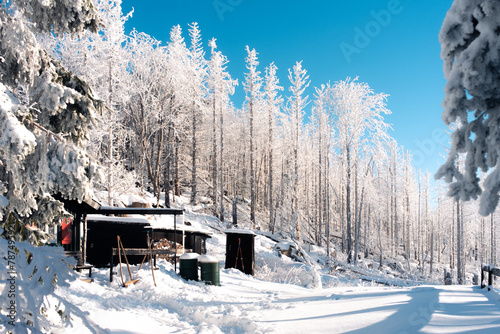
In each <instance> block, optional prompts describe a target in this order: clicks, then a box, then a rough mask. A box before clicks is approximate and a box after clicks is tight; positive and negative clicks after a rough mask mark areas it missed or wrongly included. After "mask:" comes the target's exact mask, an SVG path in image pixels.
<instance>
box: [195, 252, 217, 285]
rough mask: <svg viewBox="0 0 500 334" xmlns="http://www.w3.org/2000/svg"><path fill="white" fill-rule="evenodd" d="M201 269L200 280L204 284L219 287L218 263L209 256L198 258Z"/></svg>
mask: <svg viewBox="0 0 500 334" xmlns="http://www.w3.org/2000/svg"><path fill="white" fill-rule="evenodd" d="M198 262H199V263H200V267H201V280H202V281H203V282H205V283H206V284H211V285H215V286H220V273H219V261H218V260H217V259H216V258H215V257H213V256H209V255H203V256H200V257H199V258H198Z"/></svg>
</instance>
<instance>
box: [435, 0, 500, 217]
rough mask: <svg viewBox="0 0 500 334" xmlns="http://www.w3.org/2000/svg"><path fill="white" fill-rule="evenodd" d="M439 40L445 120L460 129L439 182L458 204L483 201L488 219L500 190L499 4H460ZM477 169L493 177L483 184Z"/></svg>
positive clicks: (473, 0)
mask: <svg viewBox="0 0 500 334" xmlns="http://www.w3.org/2000/svg"><path fill="white" fill-rule="evenodd" d="M439 39H440V42H441V49H442V50H441V57H442V59H443V61H444V74H445V77H446V79H447V83H446V87H445V98H444V101H443V107H444V112H443V120H444V122H445V123H446V124H448V125H452V124H453V126H452V128H454V129H455V130H454V131H453V133H452V135H451V149H450V152H449V156H448V160H447V161H446V163H445V164H444V165H443V166H441V168H440V169H439V170H438V172H437V174H436V178H443V179H444V180H445V181H446V182H448V183H450V188H449V195H450V196H453V197H455V198H456V199H461V200H469V199H471V198H473V199H475V198H478V197H480V199H481V201H480V213H481V214H483V215H488V214H490V213H492V212H493V211H494V210H495V208H496V206H497V204H498V199H499V196H498V193H499V191H500V169H499V168H498V166H497V164H498V158H499V154H500V2H499V1H498V0H455V2H454V3H453V5H452V7H451V9H450V10H449V12H448V14H447V15H446V18H445V20H444V23H443V26H442V28H441V32H440V35H439ZM460 156H463V157H464V158H465V164H464V165H463V166H461V164H460V163H459V157H460ZM478 170H480V171H482V172H483V173H488V175H487V177H486V178H485V180H484V183H483V184H482V185H480V179H479V177H478Z"/></svg>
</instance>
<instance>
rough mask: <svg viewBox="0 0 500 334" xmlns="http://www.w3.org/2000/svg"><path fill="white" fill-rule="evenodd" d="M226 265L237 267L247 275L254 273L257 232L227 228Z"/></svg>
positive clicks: (227, 266)
mask: <svg viewBox="0 0 500 334" xmlns="http://www.w3.org/2000/svg"><path fill="white" fill-rule="evenodd" d="M224 233H226V266H225V268H226V269H228V268H236V269H238V270H241V271H242V272H244V273H245V274H247V275H253V274H254V264H255V246H254V245H255V233H254V232H252V231H248V230H225V231H224Z"/></svg>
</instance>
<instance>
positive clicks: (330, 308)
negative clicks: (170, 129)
mask: <svg viewBox="0 0 500 334" xmlns="http://www.w3.org/2000/svg"><path fill="white" fill-rule="evenodd" d="M186 220H189V221H190V222H191V224H192V226H193V227H199V228H205V229H210V230H211V231H213V235H212V238H211V239H209V240H208V244H207V248H208V254H209V255H212V256H214V257H215V258H217V260H219V262H220V266H221V276H220V281H221V286H210V285H205V284H204V283H202V282H195V281H186V280H184V279H182V278H181V277H180V276H179V275H178V273H177V272H176V271H175V269H174V266H173V265H172V264H170V263H168V262H167V261H165V260H159V261H158V269H157V270H155V279H156V283H157V286H156V287H155V286H154V283H153V276H152V271H151V267H150V265H149V264H146V265H144V266H143V267H142V268H141V270H139V269H138V267H136V266H132V273H133V275H134V278H138V279H139V281H138V283H137V284H136V285H133V284H132V285H129V286H128V287H127V288H124V287H122V286H121V279H120V276H119V275H117V276H115V280H114V282H112V283H110V282H109V269H105V268H103V269H95V270H94V271H93V279H94V281H93V282H92V283H87V282H84V281H82V280H80V278H82V279H83V278H86V273H81V274H80V277H76V276H77V275H78V274H76V273H75V274H71V275H73V276H74V277H73V281H72V282H71V284H68V285H65V286H62V287H58V288H57V289H56V291H55V295H50V296H49V299H48V303H46V304H45V305H48V306H47V311H46V312H47V316H46V317H47V318H49V320H50V322H51V323H52V324H53V327H52V328H50V330H44V331H43V332H50V333H123V334H131V333H349V332H355V333H370V334H374V333H417V332H423V333H471V332H473V333H474V332H478V333H500V296H499V294H498V293H497V292H496V291H495V290H494V291H490V292H488V291H487V290H486V289H485V290H480V289H479V288H478V287H474V286H441V285H430V284H428V282H427V283H425V282H424V283H425V285H423V284H422V281H417V280H411V279H409V278H408V277H406V278H405V277H402V276H401V275H400V274H398V272H399V273H400V272H401V270H399V271H398V270H397V268H396V269H394V270H392V269H391V268H390V267H391V266H392V265H391V266H384V268H385V269H384V270H382V271H379V270H376V269H374V267H375V264H376V262H370V263H369V262H368V260H366V261H365V262H364V263H362V264H361V265H359V266H356V267H350V266H347V265H345V264H342V259H341V258H338V265H334V266H325V265H324V262H325V252H324V249H322V248H319V247H310V248H309V247H306V248H307V249H306V250H304V249H302V251H303V253H301V255H302V256H303V257H304V259H305V261H304V262H303V263H301V262H297V261H294V260H292V259H291V258H289V257H287V256H285V255H281V256H279V252H278V251H277V248H278V247H277V246H279V247H284V246H286V243H287V241H286V240H281V241H280V242H279V243H277V242H276V241H273V240H272V238H269V237H267V236H265V235H257V237H256V239H255V250H256V256H255V258H256V264H255V276H248V275H245V274H243V273H242V272H240V271H238V270H235V269H223V268H224V259H225V235H224V234H223V233H222V232H221V230H222V225H221V224H220V222H219V221H218V220H216V219H215V218H213V217H210V216H205V215H197V214H194V213H188V214H186ZM273 239H276V238H274V237H273ZM339 257H340V255H339ZM392 261H394V260H391V263H392ZM320 263H323V265H320ZM397 266H401V264H400V263H397V262H396V263H395V264H394V266H393V267H397ZM330 268H334V271H333V272H332V271H331V269H330ZM114 271H115V272H118V273H119V268H118V267H115V268H114ZM123 272H124V275H125V276H128V271H127V269H126V266H124V267H123ZM127 279H128V278H127ZM369 279H372V280H375V281H376V282H378V283H375V282H373V281H372V282H368V281H367V280H369ZM413 279H414V277H413ZM380 282H385V283H389V284H391V285H394V286H392V287H389V286H384V285H382V284H380ZM5 287H6V286H5V285H4V286H3V287H2V283H1V282H0V290H3V291H4V292H5ZM2 300H4V298H3V297H2ZM61 300H64V301H66V302H67V303H66V304H65V305H71V307H70V308H71V310H70V313H71V325H68V324H66V323H65V324H64V325H63V324H62V323H61V316H60V314H58V312H59V310H58V307H60V305H61V303H60V301H61ZM5 326H6V324H2V323H1V322H0V332H2V331H3V330H5V329H10V327H5Z"/></svg>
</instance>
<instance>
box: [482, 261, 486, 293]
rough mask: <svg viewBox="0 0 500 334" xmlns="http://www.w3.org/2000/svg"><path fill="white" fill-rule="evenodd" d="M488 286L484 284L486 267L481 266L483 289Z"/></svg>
mask: <svg viewBox="0 0 500 334" xmlns="http://www.w3.org/2000/svg"><path fill="white" fill-rule="evenodd" d="M485 287H486V285H485V284H484V267H483V265H481V289H484V288H485Z"/></svg>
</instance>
